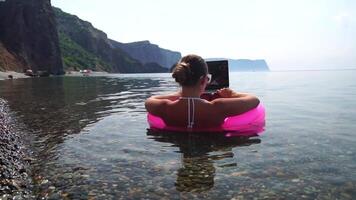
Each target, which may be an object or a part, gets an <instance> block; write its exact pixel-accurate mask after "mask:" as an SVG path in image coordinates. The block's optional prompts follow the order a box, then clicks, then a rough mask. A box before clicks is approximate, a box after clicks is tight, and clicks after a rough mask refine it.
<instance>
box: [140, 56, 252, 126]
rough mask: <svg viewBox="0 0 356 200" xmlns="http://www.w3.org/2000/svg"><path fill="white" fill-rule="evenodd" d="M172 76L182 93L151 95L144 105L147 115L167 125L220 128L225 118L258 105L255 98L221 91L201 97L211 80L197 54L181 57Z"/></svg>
mask: <svg viewBox="0 0 356 200" xmlns="http://www.w3.org/2000/svg"><path fill="white" fill-rule="evenodd" d="M172 77H173V78H174V79H175V81H176V82H177V83H179V85H180V86H181V90H180V91H178V92H175V93H173V94H169V95H159V96H152V97H150V98H148V99H147V100H146V102H145V107H146V109H147V111H148V112H149V113H151V114H152V115H155V116H158V117H160V118H162V119H163V120H164V122H165V123H166V125H167V126H171V127H187V128H209V127H218V126H220V125H221V124H222V123H223V122H224V119H225V118H226V117H229V116H234V115H239V114H242V113H244V112H247V111H249V110H251V109H253V108H255V107H257V106H258V104H259V100H258V98H257V97H255V96H253V95H250V94H245V93H237V92H234V91H233V90H231V89H228V88H224V89H220V90H218V91H217V94H218V98H215V99H213V100H211V101H207V100H205V99H202V98H200V97H201V95H202V94H203V92H204V91H205V87H206V86H207V84H208V83H209V81H210V77H209V74H208V67H207V64H206V62H205V61H204V59H203V58H201V57H200V56H197V55H187V56H185V57H183V58H182V59H181V60H180V61H179V63H177V65H176V66H175V68H174V69H173V73H172Z"/></svg>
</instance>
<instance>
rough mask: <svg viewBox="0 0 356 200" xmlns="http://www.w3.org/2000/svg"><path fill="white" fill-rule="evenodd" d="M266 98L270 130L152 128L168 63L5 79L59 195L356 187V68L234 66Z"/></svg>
mask: <svg viewBox="0 0 356 200" xmlns="http://www.w3.org/2000/svg"><path fill="white" fill-rule="evenodd" d="M230 85H231V88H233V89H234V90H237V91H244V92H251V93H255V94H256V95H257V96H259V97H260V99H261V101H262V102H263V103H264V104H265V106H266V111H267V119H266V120H267V126H266V131H265V132H264V133H263V135H262V136H260V137H254V138H249V139H246V138H245V139H244V138H225V137H224V136H223V135H217V134H214V135H189V134H173V133H171V134H170V133H166V134H162V133H157V132H152V131H149V130H147V128H148V127H147V123H146V112H145V109H144V105H143V102H144V100H145V99H146V98H147V97H149V96H151V95H153V94H159V93H165V92H171V91H175V90H176V89H177V85H176V84H175V83H174V82H173V80H172V79H171V78H170V76H169V74H149V75H141V74H140V75H137V74H136V75H108V76H106V77H56V78H34V79H20V80H6V81H1V82H0V98H4V99H6V100H7V101H8V103H9V105H10V108H11V109H12V111H13V112H14V115H15V116H16V117H17V118H18V120H19V121H20V122H21V123H20V124H18V126H20V127H21V129H22V130H23V134H26V135H27V136H28V138H29V141H30V142H29V143H30V148H31V150H32V151H33V157H34V158H35V159H36V160H35V161H33V169H32V170H33V174H32V176H33V178H34V186H33V190H34V194H35V195H36V197H38V198H40V197H44V198H46V197H48V198H53V199H62V198H64V199H65V198H68V199H88V198H94V199H143V198H146V199H231V198H235V199H242V198H247V199H250V198H279V199H302V198H306V199H315V198H317V199H336V198H337V199H355V198H356V133H355V132H356V71H352V70H349V71H304V72H303V71H300V72H263V73H262V72H251V73H247V72H246V73H232V74H230Z"/></svg>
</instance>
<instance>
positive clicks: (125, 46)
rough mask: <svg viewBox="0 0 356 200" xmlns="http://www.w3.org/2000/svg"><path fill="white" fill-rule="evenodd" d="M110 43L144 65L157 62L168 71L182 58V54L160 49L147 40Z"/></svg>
mask: <svg viewBox="0 0 356 200" xmlns="http://www.w3.org/2000/svg"><path fill="white" fill-rule="evenodd" d="M110 42H111V44H112V45H113V46H115V47H118V48H120V49H122V50H123V51H125V52H126V53H128V54H129V55H131V56H132V57H133V58H135V59H137V60H139V61H140V62H142V63H152V62H156V63H158V64H159V65H161V66H163V67H165V68H168V69H169V68H171V66H172V65H173V64H175V63H177V62H178V61H179V60H180V59H181V57H182V55H181V53H180V52H177V51H171V50H168V49H163V48H160V47H159V46H158V45H156V44H151V43H150V42H149V41H147V40H146V41H139V42H132V43H120V42H116V41H113V40H111V41H110Z"/></svg>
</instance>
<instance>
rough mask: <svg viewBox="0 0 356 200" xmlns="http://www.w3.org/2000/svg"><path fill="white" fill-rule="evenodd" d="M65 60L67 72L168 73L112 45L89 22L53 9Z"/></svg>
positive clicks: (164, 69) (157, 65)
mask: <svg viewBox="0 0 356 200" xmlns="http://www.w3.org/2000/svg"><path fill="white" fill-rule="evenodd" d="M53 11H54V14H55V16H56V21H57V28H58V35H59V41H60V48H61V53H62V60H63V62H64V64H65V68H66V69H69V70H70V69H74V70H79V69H92V70H95V71H107V72H114V73H149V72H167V71H168V70H167V69H166V68H163V67H162V66H160V65H159V64H149V65H148V64H143V63H141V62H140V61H139V60H137V59H134V58H132V57H131V55H129V54H128V53H126V52H124V51H123V50H121V49H120V48H118V47H115V46H114V45H112V44H111V41H110V40H109V39H108V37H107V35H106V33H104V32H103V31H101V30H98V29H96V28H95V27H94V26H93V25H92V24H91V23H90V22H87V21H84V20H81V19H80V18H79V17H77V16H75V15H71V14H68V13H65V12H63V11H62V10H60V9H58V8H53Z"/></svg>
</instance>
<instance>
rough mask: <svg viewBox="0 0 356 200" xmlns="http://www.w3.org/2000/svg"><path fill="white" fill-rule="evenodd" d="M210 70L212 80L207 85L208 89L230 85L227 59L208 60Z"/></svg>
mask: <svg viewBox="0 0 356 200" xmlns="http://www.w3.org/2000/svg"><path fill="white" fill-rule="evenodd" d="M206 63H207V64H208V71H209V74H211V81H210V83H209V84H208V85H207V86H206V90H207V91H212V90H218V89H221V88H227V87H229V62H228V61H227V60H217V61H208V62H206Z"/></svg>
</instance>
